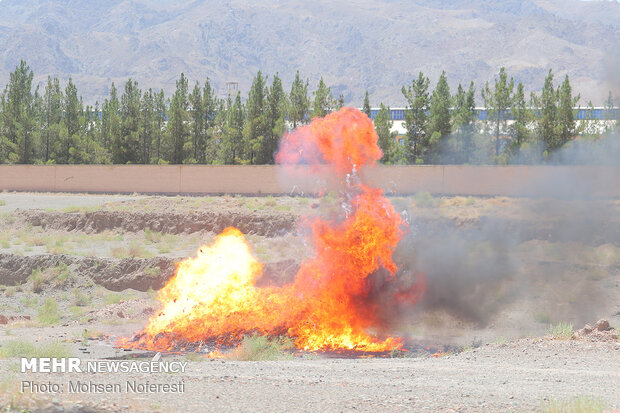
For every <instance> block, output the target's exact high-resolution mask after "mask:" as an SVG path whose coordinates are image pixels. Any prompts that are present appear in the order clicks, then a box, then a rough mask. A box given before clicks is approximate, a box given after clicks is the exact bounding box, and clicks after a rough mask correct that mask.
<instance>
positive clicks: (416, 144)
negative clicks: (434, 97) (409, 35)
mask: <svg viewBox="0 0 620 413" xmlns="http://www.w3.org/2000/svg"><path fill="white" fill-rule="evenodd" d="M429 85H430V80H429V79H428V77H425V76H424V74H423V73H422V72H420V73H419V74H418V78H417V79H416V80H414V81H413V82H412V84H411V86H409V87H407V88H405V87H404V86H403V88H402V93H403V95H404V96H405V99H407V110H406V112H405V129H406V130H407V133H406V135H405V156H406V158H407V161H408V162H409V163H415V162H416V161H417V160H418V159H420V160H421V156H422V152H423V149H424V148H425V147H426V146H427V145H428V129H429V119H428V114H427V111H428V110H429V106H430V98H429V92H428V88H429Z"/></svg>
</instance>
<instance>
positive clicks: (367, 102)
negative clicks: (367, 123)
mask: <svg viewBox="0 0 620 413" xmlns="http://www.w3.org/2000/svg"><path fill="white" fill-rule="evenodd" d="M362 112H364V113H365V114H366V116H368V117H370V99H369V98H368V90H367V91H366V94H365V95H364V104H363V106H362Z"/></svg>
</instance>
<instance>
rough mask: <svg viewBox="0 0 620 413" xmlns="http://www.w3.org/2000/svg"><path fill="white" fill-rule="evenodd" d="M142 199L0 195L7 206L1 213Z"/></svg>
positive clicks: (115, 196) (64, 195) (0, 208)
mask: <svg viewBox="0 0 620 413" xmlns="http://www.w3.org/2000/svg"><path fill="white" fill-rule="evenodd" d="M141 198H144V196H140V195H135V196H127V195H107V194H106V195H93V194H47V193H29V192H12V193H9V192H3V193H0V200H1V201H4V202H5V205H3V206H0V213H3V212H12V211H15V210H16V209H47V208H52V209H61V208H67V207H89V206H99V205H104V204H106V203H108V202H121V201H134V200H138V199H141ZM0 203H1V202H0Z"/></svg>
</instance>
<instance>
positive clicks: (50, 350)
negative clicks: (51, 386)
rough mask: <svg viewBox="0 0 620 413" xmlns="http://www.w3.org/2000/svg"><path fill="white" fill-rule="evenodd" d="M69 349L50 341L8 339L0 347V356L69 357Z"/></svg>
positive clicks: (70, 354) (70, 353)
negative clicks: (31, 341)
mask: <svg viewBox="0 0 620 413" xmlns="http://www.w3.org/2000/svg"><path fill="white" fill-rule="evenodd" d="M72 355H73V354H72V352H71V350H70V349H69V348H68V347H67V346H66V345H65V344H63V343H60V342H57V341H52V342H49V343H44V344H38V345H37V344H33V343H30V342H29V341H26V340H13V341H9V342H7V343H5V344H3V345H2V347H0V357H3V358H7V357H27V358H31V357H56V358H62V357H71V356H72Z"/></svg>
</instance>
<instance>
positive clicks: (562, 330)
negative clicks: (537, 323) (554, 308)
mask: <svg viewBox="0 0 620 413" xmlns="http://www.w3.org/2000/svg"><path fill="white" fill-rule="evenodd" d="M573 332H574V329H573V325H572V324H570V323H563V322H560V323H558V324H555V325H550V326H549V329H548V330H547V333H548V334H549V335H550V336H551V337H552V338H554V339H556V340H569V339H570V338H571V337H572V336H573Z"/></svg>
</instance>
